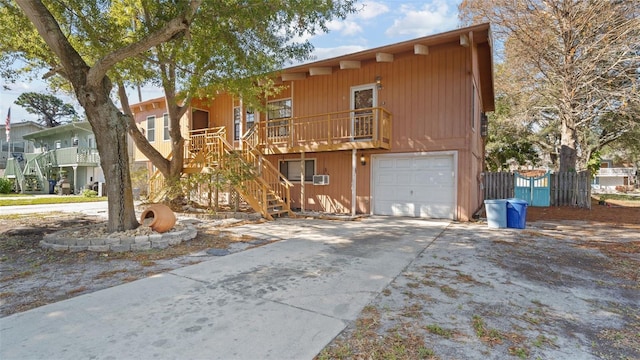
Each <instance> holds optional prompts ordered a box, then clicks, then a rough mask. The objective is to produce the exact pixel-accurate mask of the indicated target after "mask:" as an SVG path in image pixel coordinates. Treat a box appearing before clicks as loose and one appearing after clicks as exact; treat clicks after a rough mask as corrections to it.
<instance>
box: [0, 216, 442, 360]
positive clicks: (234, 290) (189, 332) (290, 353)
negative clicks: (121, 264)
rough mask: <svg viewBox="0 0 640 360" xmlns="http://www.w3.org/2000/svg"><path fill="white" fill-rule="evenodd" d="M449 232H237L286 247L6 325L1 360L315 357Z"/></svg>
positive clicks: (375, 223) (325, 224)
mask: <svg viewBox="0 0 640 360" xmlns="http://www.w3.org/2000/svg"><path fill="white" fill-rule="evenodd" d="M448 224H449V223H448V222H446V221H429V220H420V219H406V218H377V217H372V218H367V219H365V220H362V221H350V222H345V221H318V220H297V219H281V220H277V221H274V222H268V223H262V224H251V225H245V226H240V227H236V228H234V231H238V232H240V233H246V234H250V235H252V236H254V237H258V238H270V239H273V238H279V239H281V241H278V242H276V243H273V244H271V245H267V246H263V247H258V248H254V249H251V250H247V251H243V252H239V253H235V254H232V255H229V256H225V257H221V258H216V259H214V260H210V261H206V262H203V263H200V264H197V265H193V266H188V267H184V268H181V269H177V270H174V271H171V272H169V273H164V274H160V275H156V276H154V277H151V278H147V279H143V280H139V281H135V282H131V283H128V284H125V285H121V286H116V287H113V288H110V289H106V290H103V291H99V292H96V293H92V294H87V295H84V296H80V297H77V298H73V299H70V300H66V301H62V302H59V303H55V304H51V305H47V306H43V307H40V308H37V309H33V310H30V311H27V312H24V313H19V314H15V315H12V316H9V317H6V318H3V319H0V358H2V359H25V358H29V359H54V358H55V359H79V358H83V359H85V358H87V359H89V358H95V359H101V358H116V359H149V358H156V359H173V358H181V359H204V358H206V359H312V358H313V357H314V356H315V355H316V354H317V353H318V352H319V351H320V350H322V349H323V348H324V346H325V345H327V344H328V343H329V342H330V341H331V340H332V339H333V338H334V337H335V336H336V335H338V334H339V333H340V331H342V330H343V329H344V328H345V326H346V325H347V324H348V323H349V322H352V321H354V320H355V319H356V317H357V316H358V314H359V313H360V311H361V310H362V308H363V307H364V306H365V305H367V304H368V303H369V302H370V301H371V300H372V299H373V298H374V297H375V296H376V295H377V294H378V293H379V292H380V291H381V290H382V289H384V287H386V286H387V285H388V284H389V283H390V282H391V281H392V280H393V279H394V278H396V277H397V276H398V274H400V272H401V271H402V270H403V269H405V268H406V267H407V265H408V264H409V263H410V262H411V261H413V260H414V259H415V258H416V257H417V256H418V255H419V254H420V253H421V252H422V251H423V250H424V249H425V248H426V247H427V246H428V245H429V244H431V243H432V242H433V241H434V240H435V238H436V237H438V236H439V235H440V234H441V233H442V232H443V230H444V229H445V228H446V226H447V225H448Z"/></svg>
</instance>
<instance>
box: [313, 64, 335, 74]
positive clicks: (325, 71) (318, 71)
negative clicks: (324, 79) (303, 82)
mask: <svg viewBox="0 0 640 360" xmlns="http://www.w3.org/2000/svg"><path fill="white" fill-rule="evenodd" d="M332 72H333V69H332V68H331V66H322V67H312V68H309V75H311V76H316V75H331V73H332Z"/></svg>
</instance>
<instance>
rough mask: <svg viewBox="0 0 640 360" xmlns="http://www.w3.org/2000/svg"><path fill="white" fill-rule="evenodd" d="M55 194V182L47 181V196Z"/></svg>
mask: <svg viewBox="0 0 640 360" xmlns="http://www.w3.org/2000/svg"><path fill="white" fill-rule="evenodd" d="M55 192H56V181H55V180H49V194H55Z"/></svg>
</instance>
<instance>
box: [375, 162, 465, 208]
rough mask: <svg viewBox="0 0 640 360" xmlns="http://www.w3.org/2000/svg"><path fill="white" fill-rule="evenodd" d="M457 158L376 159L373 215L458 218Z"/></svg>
mask: <svg viewBox="0 0 640 360" xmlns="http://www.w3.org/2000/svg"><path fill="white" fill-rule="evenodd" d="M454 169H455V167H454V157H453V155H451V154H447V155H423V154H410V155H404V154H402V155H401V154H397V155H396V154H394V155H381V156H376V157H374V158H373V196H374V198H373V213H374V214H377V215H394V216H412V217H428V218H438V219H454V216H455V212H454V210H455V203H456V197H455V191H456V185H455V183H456V178H455V170H454Z"/></svg>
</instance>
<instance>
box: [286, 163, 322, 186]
mask: <svg viewBox="0 0 640 360" xmlns="http://www.w3.org/2000/svg"><path fill="white" fill-rule="evenodd" d="M300 170H301V169H300V160H280V173H282V175H284V177H286V178H287V180H289V181H300V175H301V174H300ZM315 174H316V160H315V159H310V160H305V161H304V181H313V175H315Z"/></svg>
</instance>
